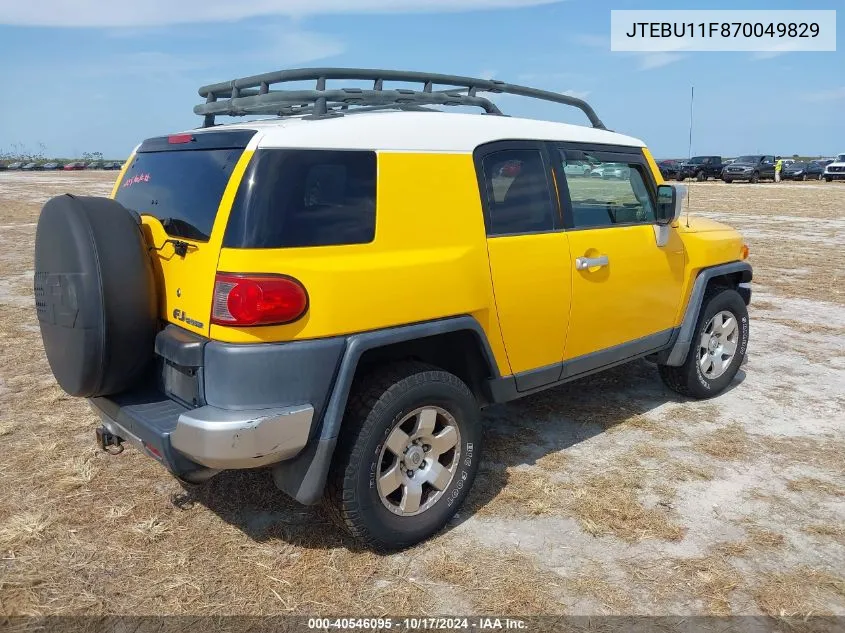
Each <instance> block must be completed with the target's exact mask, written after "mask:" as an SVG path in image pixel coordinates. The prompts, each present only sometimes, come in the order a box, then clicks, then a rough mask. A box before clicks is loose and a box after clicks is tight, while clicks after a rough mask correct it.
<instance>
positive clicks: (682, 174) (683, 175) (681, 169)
mask: <svg viewBox="0 0 845 633" xmlns="http://www.w3.org/2000/svg"><path fill="white" fill-rule="evenodd" d="M724 166H725V164H724V163H723V162H722V157H721V156H693V157H692V158H690V159H689V160H688V161H685V162H683V163H681V164H680V165H679V166H678V175H677V176H676V178H677V179H678V180H679V181H681V180H685V179H687V178H695V179H696V180H698V181H699V182H701V181H703V180H707V179H708V178H719V177H720V176H721V175H722V168H723V167H724Z"/></svg>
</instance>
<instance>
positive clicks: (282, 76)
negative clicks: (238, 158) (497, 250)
mask: <svg viewBox="0 0 845 633" xmlns="http://www.w3.org/2000/svg"><path fill="white" fill-rule="evenodd" d="M338 79H346V80H360V81H372V82H373V87H372V89H362V88H326V81H328V80H338ZM308 80H314V81H316V86H315V88H314V89H313V90H287V89H286V90H271V86H273V85H275V84H282V83H286V82H292V81H308ZM385 81H401V82H409V83H421V84H422V85H423V86H422V90H410V89H407V88H392V89H391V88H388V89H385V87H384V82H385ZM435 85H438V86H446V88H440V89H438V90H434V86H435ZM479 92H489V93H494V94H512V95H518V96H521V97H529V98H532V99H542V100H544V101H552V102H554V103H562V104H564V105H569V106H573V107H576V108H578V109H579V110H581V111H582V112H583V113H584V114H586V115H587V118H588V119H589V120H590V123H591V124H592V126H593V127H594V128H598V129H601V130H605V129H607V128H606V127H605V126H604V124H603V123H602V122H601V119H599V117H598V116H597V115H596V113H595V111H594V110H593V109H592V108H591V107H590V105H589V104H588V103H587V102H586V101H584V100H583V99H578V98H577V97H572V96H569V95H565V94H560V93H557V92H549V91H547V90H539V89H537V88H529V87H527V86H519V85H516V84H508V83H505V82H503V81H498V80H496V79H478V78H475V77H462V76H459V75H441V74H437V73H424V72H414V71H401V70H380V69H376V68H297V69H291V70H280V71H277V72H272V73H265V74H263V75H253V76H252V77H243V78H241V79H234V80H232V81H227V82H222V83H217V84H211V85H208V86H203V87H202V88H200V89H199V94H200V96H201V97H205V103H203V104H200V105H197V106H195V107H194V113H195V114H199V115H200V116H203V117H205V118H204V120H203V127H211V126H213V125H214V124H215V123H214V118H215V117H216V116H219V115H227V116H244V115H248V114H275V115H278V116H293V115H302V114H305V115H308V116H309V117H312V118H319V117H325V116H337V115H340V114H342V113H343V112H346V111H351V108H353V107H354V108H355V109H359V108H361V107H363V108H366V109H382V108H398V109H414V110H419V109H421V108H422V109H424V108H425V106H431V105H462V106H476V107H480V108H483V109H484V111H485V112H486V113H487V114H502V112H501V111H500V110H499V108H498V107H496V105H495V104H494V103H493V102H492V101H490V100H489V99H486V98H485V97H480V96H478V93H479Z"/></svg>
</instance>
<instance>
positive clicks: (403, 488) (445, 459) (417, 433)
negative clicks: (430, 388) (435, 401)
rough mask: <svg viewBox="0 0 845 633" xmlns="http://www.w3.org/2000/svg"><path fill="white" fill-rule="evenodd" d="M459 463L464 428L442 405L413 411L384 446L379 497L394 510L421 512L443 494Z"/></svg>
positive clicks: (378, 481) (400, 422)
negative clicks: (459, 427)
mask: <svg viewBox="0 0 845 633" xmlns="http://www.w3.org/2000/svg"><path fill="white" fill-rule="evenodd" d="M460 461H461V432H460V429H458V423H457V422H456V421H455V418H454V417H453V416H452V415H451V414H450V413H449V412H448V411H446V410H445V409H441V408H440V407H435V406H427V407H420V408H419V409H415V410H414V411H411V412H410V413H409V414H408V415H406V416H405V417H403V418H402V419H401V420H400V421H399V422H398V423H397V424H396V425H395V426H394V427H393V429H392V430H391V431H390V434H389V435H388V436H387V441H386V442H385V443H384V446H383V447H382V449H381V453H380V454H379V459H378V462H377V463H378V471H377V473H376V484H377V489H378V495H379V499H381V502H382V504H384V506H385V507H386V508H387V509H388V510H390V511H391V512H392V513H394V514H398V515H400V516H414V515H417V514H421V513H423V512H425V511H426V510H428V509H429V508H431V507H432V506H433V505H434V504H435V503H437V501H438V500H439V499H440V497H442V496H443V492H444V491H445V490H446V489H447V488H448V487H449V484H450V483H452V479H453V478H454V477H455V472H456V471H457V469H458V464H459V463H460Z"/></svg>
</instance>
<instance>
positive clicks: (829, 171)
mask: <svg viewBox="0 0 845 633" xmlns="http://www.w3.org/2000/svg"><path fill="white" fill-rule="evenodd" d="M824 179H825V180H826V181H827V182H830V181H831V180H845V153H843V154H839V155H838V156H837V157H836V160H835V161H833V162H832V163H828V164H827V165H825V168H824Z"/></svg>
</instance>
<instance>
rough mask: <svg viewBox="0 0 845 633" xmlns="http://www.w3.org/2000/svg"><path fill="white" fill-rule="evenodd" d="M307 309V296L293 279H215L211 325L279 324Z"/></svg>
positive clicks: (255, 276) (242, 276)
mask: <svg viewBox="0 0 845 633" xmlns="http://www.w3.org/2000/svg"><path fill="white" fill-rule="evenodd" d="M307 310H308V293H307V292H306V291H305V288H304V287H303V285H302V284H301V283H299V282H298V281H297V280H296V279H294V278H293V277H286V276H284V275H229V274H226V273H219V274H218V275H217V277H216V278H215V280H214V303H213V305H212V309H211V322H212V323H215V324H217V325H229V326H250V325H280V324H282V323H290V322H292V321H296V320H297V319H299V318H300V317H301V316H302V315H303V314H305V312H306V311H307Z"/></svg>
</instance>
